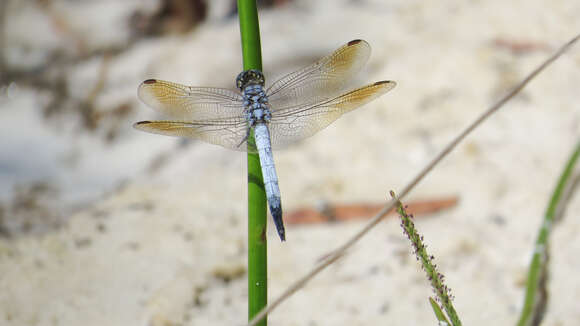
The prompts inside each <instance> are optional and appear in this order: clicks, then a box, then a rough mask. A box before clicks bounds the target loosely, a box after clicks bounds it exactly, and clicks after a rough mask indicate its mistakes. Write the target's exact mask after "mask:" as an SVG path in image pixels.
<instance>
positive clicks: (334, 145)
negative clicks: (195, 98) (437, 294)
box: [0, 0, 580, 326]
mask: <svg viewBox="0 0 580 326" xmlns="http://www.w3.org/2000/svg"><path fill="white" fill-rule="evenodd" d="M259 3H260V24H261V37H262V49H263V52H262V56H263V62H264V72H265V74H266V78H267V82H266V84H268V81H270V82H272V81H274V80H276V78H277V77H280V76H282V75H284V74H286V73H289V72H291V71H293V70H296V69H299V68H301V67H303V66H305V65H308V64H310V63H312V62H314V61H315V60H317V59H318V58H320V57H322V56H324V55H327V54H329V53H331V52H332V51H334V50H335V49H336V48H338V47H340V46H341V45H343V44H345V43H346V42H348V41H350V40H352V39H357V38H361V39H365V40H367V41H368V42H369V43H370V44H371V46H372V48H373V52H372V54H371V58H370V60H369V63H368V64H367V67H366V68H364V69H363V72H362V73H361V74H360V75H359V76H353V80H352V85H353V87H355V86H359V85H362V84H366V83H370V82H373V81H378V80H395V81H397V83H398V85H397V87H396V88H395V89H394V90H393V91H391V92H390V93H388V94H386V95H385V96H383V97H381V98H379V99H378V100H376V101H374V102H372V103H371V104H368V105H367V106H365V107H364V108H361V109H359V110H357V111H355V112H353V113H350V114H347V115H345V116H344V117H342V118H341V119H339V120H338V121H337V122H336V123H334V124H333V125H331V126H329V127H328V128H327V129H325V130H324V131H322V132H320V133H319V134H317V135H316V136H314V137H312V138H310V139H307V140H305V141H303V142H300V143H299V144H296V145H295V146H293V147H291V148H289V149H287V150H284V151H279V152H276V153H275V154H274V155H275V160H276V165H277V170H278V173H279V178H280V187H281V191H282V201H283V206H284V209H285V212H286V216H288V217H289V218H290V216H298V215H299V213H300V214H302V213H304V212H307V213H308V214H316V213H317V212H320V211H324V210H325V208H327V207H329V206H330V207H350V208H353V207H354V208H360V209H361V210H362V211H365V212H368V211H372V210H373V208H375V207H377V205H379V206H380V205H381V204H382V203H384V201H385V199H386V197H387V194H388V191H389V190H390V189H393V190H395V191H397V190H400V189H402V187H403V186H404V185H405V183H406V182H408V181H409V180H411V178H412V177H413V176H414V175H415V174H416V173H417V172H418V171H419V169H420V168H422V167H423V166H424V165H425V164H426V163H427V162H428V161H429V160H430V159H431V158H432V157H434V156H435V155H436V154H437V153H438V151H439V150H440V149H441V148H442V147H443V146H444V145H445V144H446V143H447V142H448V141H449V140H451V138H452V137H453V136H454V135H456V134H457V133H458V132H459V131H460V130H462V129H463V128H464V127H465V126H466V125H467V124H468V123H469V122H470V121H471V120H472V119H474V118H475V117H476V116H477V115H478V114H479V113H480V112H482V111H483V110H484V109H485V108H487V107H489V106H490V105H491V104H493V103H494V102H495V101H497V99H499V97H500V96H502V95H503V94H505V93H506V92H507V91H508V90H509V89H510V87H512V86H514V85H515V84H516V83H517V82H519V81H520V80H521V79H523V78H524V77H525V75H526V74H527V73H529V72H530V71H531V70H532V69H533V68H534V67H536V66H537V65H539V64H540V63H541V62H542V61H543V60H544V59H545V58H547V57H548V56H549V55H550V54H551V53H552V52H553V51H555V50H556V49H557V48H558V47H559V46H560V45H561V44H563V43H564V42H565V41H567V40H568V39H569V38H571V37H572V36H574V35H575V34H577V33H578V32H579V31H580V20H578V15H579V14H580V2H578V1H547V0H545V1H542V0H538V1H511V2H504V1H485V2H481V1H468V2H466V1H454V0H446V1H437V2H428V1H373V0H348V1H347V0H344V1H301V0H285V1H283V0H278V1H259ZM240 49H241V46H240V36H239V28H238V20H237V11H236V3H235V1H227V0H219V1H201V0H145V1H143V0H139V1H137V0H125V1H114V0H92V1H91V0H76V1H73V0H68V1H65V0H26V1H20V0H1V2H0V121H1V122H2V126H3V127H2V128H0V275H1V276H0V325H79V324H83V325H153V326H157V325H198V324H203V323H213V324H220V325H221V324H224V325H225V324H231V323H237V324H240V323H242V322H243V320H245V318H246V308H245V305H246V298H245V295H246V284H245V257H246V252H245V250H246V248H245V233H246V227H245V222H246V220H245V218H246V217H245V216H246V215H245V214H246V213H245V212H246V203H245V200H246V183H245V180H246V174H245V173H246V167H245V164H246V163H245V160H246V157H245V155H244V154H242V153H239V152H230V151H227V150H225V149H223V148H220V147H217V146H213V145H208V144H204V143H200V142H197V141H191V140H184V139H177V138H171V137H163V136H158V135H150V134H145V133H142V132H139V131H136V130H134V129H133V128H132V127H131V125H132V124H133V123H134V122H137V121H140V120H147V119H159V118H163V117H161V116H158V115H157V114H156V113H155V112H153V111H152V110H150V109H149V108H148V107H146V106H145V105H144V104H143V103H140V102H139V100H138V99H137V96H136V90H137V87H138V85H139V83H140V82H141V81H143V80H145V79H148V78H159V79H164V80H170V81H174V82H178V83H182V84H186V85H194V86H215V87H224V88H234V79H235V76H236V75H237V74H238V73H239V72H240V70H241V67H242V59H241V50H240ZM579 67H580V50H579V49H578V48H577V47H576V48H573V49H572V50H571V51H570V52H569V53H567V54H566V55H564V56H563V57H562V58H561V59H559V61H558V62H556V63H555V64H554V65H553V66H552V67H550V68H549V69H548V70H547V71H546V72H545V73H543V74H542V75H541V76H540V77H539V78H538V79H537V80H535V81H533V82H532V84H530V86H529V87H528V88H526V89H525V90H524V91H523V92H522V93H521V94H520V95H518V96H517V97H516V98H515V99H513V100H512V102H510V103H509V104H508V105H507V106H506V107H505V108H504V109H503V110H502V111H500V112H499V113H498V114H497V115H495V116H493V117H492V118H491V119H490V120H489V121H488V122H487V123H486V124H485V125H483V126H482V127H481V128H480V129H478V130H477V131H476V132H475V133H474V134H473V135H472V136H470V137H469V138H468V139H467V140H466V141H465V142H464V143H463V144H462V145H461V146H460V147H458V149H457V150H456V151H455V152H454V153H453V154H452V155H451V156H450V157H448V158H447V159H446V160H444V161H443V163H442V164H441V166H440V167H439V168H438V169H436V170H435V171H434V172H433V173H432V174H431V175H430V176H429V177H428V178H427V179H426V180H425V181H424V182H422V183H421V184H420V185H419V187H418V188H417V189H416V190H415V191H414V192H413V193H412V194H411V196H410V199H409V200H410V201H415V200H418V201H420V202H421V201H435V202H437V201H438V200H442V201H446V202H449V200H450V202H453V203H454V204H453V207H448V208H447V209H446V210H444V211H440V212H438V213H436V212H431V213H428V214H425V215H426V216H425V219H421V217H420V216H419V217H418V220H417V223H418V224H419V228H420V229H421V230H424V234H425V237H426V238H427V241H428V243H429V244H430V247H432V248H433V250H434V254H435V256H436V258H437V259H439V260H438V261H437V263H438V265H439V266H440V267H441V268H442V271H443V272H444V273H445V274H446V276H447V280H448V281H449V283H450V284H449V286H450V287H451V288H452V289H453V293H454V294H455V296H456V308H457V310H458V312H459V314H460V316H461V317H462V320H463V321H464V323H465V324H473V325H478V324H513V323H514V322H515V321H516V319H517V316H518V312H519V308H520V305H521V302H522V294H523V284H524V282H525V272H526V268H527V264H528V261H529V257H530V255H531V248H532V243H533V240H534V239H535V234H536V230H537V227H538V225H539V224H540V222H541V216H542V214H543V211H544V208H545V206H546V203H547V200H548V197H549V195H550V192H551V190H552V188H553V186H554V184H555V182H556V178H557V177H558V175H559V173H560V171H561V169H562V167H563V164H564V161H565V159H566V158H567V157H568V155H569V153H570V152H571V150H572V148H573V146H574V144H575V143H576V142H577V141H578V139H579V137H580V107H579V104H578V103H579V102H578V96H577V94H578V85H580V69H579ZM577 197H578V196H576V198H574V197H573V198H572V199H571V201H570V203H569V208H568V215H567V217H566V219H565V220H564V221H563V222H562V223H566V227H562V228H560V229H559V232H560V233H557V234H556V236H555V237H554V243H553V245H554V246H553V247H554V248H557V250H556V253H555V254H554V257H553V259H552V265H553V268H554V269H553V270H552V271H551V275H552V279H553V282H551V283H550V292H551V293H553V295H552V296H551V297H550V298H551V301H550V305H549V308H548V310H547V314H546V325H566V324H577V323H578V322H580V312H578V311H577V309H576V303H577V302H578V301H579V300H580V282H579V280H578V278H577V276H575V275H576V271H577V270H578V269H580V262H579V261H578V259H576V258H575V257H576V253H577V252H578V250H579V249H580V240H577V239H580V238H579V237H577V232H578V229H579V228H580V225H579V224H578V221H579V219H578V217H580V216H579V214H578V212H579V211H580V200H579V199H578V198H577ZM333 205H336V206H333ZM337 209H338V208H337ZM359 212H360V210H359ZM293 214H294V215H293ZM297 214H298V215H297ZM304 214H306V213H304ZM351 215H353V216H352V217H353V220H351V221H349V222H340V223H310V224H301V223H296V224H290V225H289V228H288V231H287V237H288V241H287V242H286V243H284V244H280V243H279V242H278V241H277V237H276V233H275V230H274V229H273V228H270V230H269V233H268V237H269V238H270V239H271V241H270V248H269V250H270V251H271V258H270V264H271V271H270V282H271V284H270V286H271V288H270V290H271V296H272V297H274V296H276V294H278V293H280V292H281V291H282V290H283V289H284V288H285V287H286V286H287V285H288V284H290V283H291V282H292V281H293V280H295V279H296V277H297V275H301V273H304V272H306V271H307V270H308V269H309V268H310V267H311V266H312V265H313V264H315V263H316V261H317V260H318V259H320V258H321V257H323V256H324V255H325V254H327V253H328V252H329V251H330V250H332V249H333V248H335V247H336V246H337V245H338V244H339V243H341V242H342V241H344V239H345V238H346V237H347V236H349V235H352V234H353V233H354V232H355V231H356V230H358V229H360V227H362V225H363V223H364V219H361V218H360V216H354V215H357V213H351ZM363 215H364V214H363ZM367 216H368V214H367ZM557 232H558V231H557ZM406 240H407V239H405V238H404V237H403V236H402V235H401V230H400V229H399V227H398V222H397V220H396V219H394V218H390V219H388V220H387V221H386V222H385V223H381V225H379V227H378V228H377V230H375V231H373V232H372V233H371V234H370V235H369V237H368V238H367V239H365V240H363V241H362V242H361V244H360V245H359V246H358V247H357V248H356V249H355V250H353V252H351V254H350V255H349V256H348V257H346V258H345V259H343V260H341V261H340V262H339V263H338V264H336V265H335V266H333V267H331V268H330V269H329V270H328V271H326V272H325V273H323V275H322V276H321V277H319V279H317V280H315V281H313V282H312V283H311V287H310V288H309V289H306V290H302V291H300V292H299V293H297V295H296V296H295V297H294V298H293V299H291V300H290V301H288V302H287V303H286V304H285V305H283V306H281V307H280V309H279V310H278V311H277V312H276V313H274V314H272V315H271V317H270V319H271V320H272V322H274V323H276V324H281V325H282V324H283V325H298V324H309V325H337V324H346V323H350V324H355V325H362V324H369V323H377V322H380V323H389V322H391V323H397V324H411V325H413V324H419V323H420V324H425V323H433V322H434V319H433V316H432V312H431V308H430V307H429V306H428V303H427V300H426V298H427V296H428V295H430V294H431V292H430V289H429V287H428V285H427V283H426V281H425V279H424V277H423V275H422V271H421V270H420V269H419V267H418V266H417V265H416V263H415V261H414V259H413V258H412V256H411V255H410V249H409V246H408V244H407V243H406ZM329 294H330V295H329ZM482 307H485V309H482Z"/></svg>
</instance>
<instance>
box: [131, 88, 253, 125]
mask: <svg viewBox="0 0 580 326" xmlns="http://www.w3.org/2000/svg"><path fill="white" fill-rule="evenodd" d="M137 94H138V96H139V98H140V99H141V101H143V102H144V103H145V104H147V105H148V106H150V107H152V108H153V109H155V110H157V111H159V112H161V113H163V114H165V115H167V116H169V117H171V118H173V119H178V120H186V121H188V120H206V119H210V120H211V119H221V118H231V117H238V116H240V115H241V114H242V111H243V110H244V108H243V99H242V96H241V95H240V94H238V93H236V92H234V91H231V90H229V89H223V88H211V87H190V86H184V85H180V84H177V83H172V82H168V81H163V80H157V79H148V80H146V81H144V82H142V83H141V85H139V89H138V93H137Z"/></svg>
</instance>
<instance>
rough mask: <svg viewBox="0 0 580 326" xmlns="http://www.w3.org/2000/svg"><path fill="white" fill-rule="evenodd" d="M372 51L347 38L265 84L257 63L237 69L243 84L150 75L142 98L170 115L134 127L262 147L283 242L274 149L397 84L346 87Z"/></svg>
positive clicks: (272, 210) (141, 89) (217, 142)
mask: <svg viewBox="0 0 580 326" xmlns="http://www.w3.org/2000/svg"><path fill="white" fill-rule="evenodd" d="M370 52H371V47H370V45H369V44H368V43H367V42H366V41H364V40H353V41H350V42H348V43H346V44H345V45H343V46H341V47H340V48H339V49H337V50H336V51H334V52H333V53H331V54H330V55H328V56H326V57H323V58H322V59H320V60H318V61H316V62H315V63H313V64H311V65H309V66H307V67H305V68H302V69H300V70H297V71H295V72H292V73H290V74H288V75H286V76H284V77H282V78H280V79H278V80H277V81H275V82H274V83H273V84H271V85H270V86H269V87H268V88H265V78H264V75H263V74H262V72H261V71H259V70H254V69H251V70H246V71H242V72H241V73H240V74H239V75H238V76H237V78H236V87H237V89H238V91H234V90H230V89H225V88H215V87H193V86H185V85H180V84H177V83H173V82H169V81H163V80H159V79H147V80H145V81H144V82H142V83H141V85H140V86H139V89H138V97H139V99H140V100H141V101H143V102H144V103H145V104H147V105H148V106H150V107H151V108H153V109H154V110H156V111H158V112H160V113H162V114H164V115H166V116H168V117H169V118H171V120H166V121H140V122H137V123H135V124H134V125H133V126H134V127H135V128H136V129H138V130H142V131H146V132H150V133H155V134H161V135H169V136H178V137H186V138H193V139H198V140H202V141H204V142H207V143H210V144H215V145H220V146H223V147H225V148H228V149H232V150H237V151H248V152H254V153H255V152H257V153H258V155H259V158H260V165H261V168H262V175H263V177H264V188H265V192H266V197H267V200H268V206H269V209H270V214H271V215H272V218H273V220H274V224H275V225H276V229H277V232H278V235H279V237H280V239H281V241H284V240H285V239H286V233H285V228H284V223H283V220H282V204H281V195H280V189H279V185H278V176H277V173H276V169H275V166H274V159H273V155H272V149H281V148H284V147H286V146H288V145H290V144H292V143H295V142H297V141H299V140H302V139H304V138H307V137H310V136H312V135H314V134H315V133H317V132H318V131H320V130H322V129H324V128H325V127H327V126H328V125H329V124H331V123H332V122H334V121H335V120H336V119H338V118H339V117H340V116H342V115H343V114H344V113H347V112H350V111H352V110H354V109H356V108H358V107H360V106H362V105H364V104H366V103H368V102H370V101H372V100H374V99H376V98H377V97H379V96H381V95H383V94H385V93H386V92H388V91H390V90H391V89H393V87H395V85H396V83H395V82H394V81H390V80H384V81H378V82H375V83H372V84H368V85H366V86H363V87H360V88H357V89H354V90H351V91H345V88H346V86H347V83H348V82H349V81H350V80H352V78H353V77H354V76H355V75H356V74H357V73H358V72H359V71H360V70H361V69H362V67H363V66H364V65H365V64H366V62H367V61H368V59H369V57H370ZM251 131H253V137H254V138H253V139H250V136H251V135H252V132H251ZM252 140H255V141H252ZM254 143H255V144H254ZM244 144H246V145H245V146H244Z"/></svg>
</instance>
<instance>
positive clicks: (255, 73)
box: [236, 69, 265, 91]
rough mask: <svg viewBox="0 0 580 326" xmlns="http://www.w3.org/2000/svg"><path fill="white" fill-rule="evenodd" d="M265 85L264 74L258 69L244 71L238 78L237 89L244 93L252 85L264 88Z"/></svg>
mask: <svg viewBox="0 0 580 326" xmlns="http://www.w3.org/2000/svg"><path fill="white" fill-rule="evenodd" d="M264 83H265V79H264V74H262V72H261V71H259V70H256V69H250V70H245V71H242V72H241V73H240V74H239V75H238V77H237V78H236V87H237V88H238V89H239V90H240V91H244V88H246V87H247V86H250V85H260V86H262V87H263V86H264Z"/></svg>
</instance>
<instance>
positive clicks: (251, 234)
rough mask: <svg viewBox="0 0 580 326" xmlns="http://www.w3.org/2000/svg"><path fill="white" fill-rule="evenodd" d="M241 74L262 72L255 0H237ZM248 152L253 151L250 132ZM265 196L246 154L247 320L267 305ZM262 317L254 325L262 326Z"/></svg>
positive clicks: (253, 159)
mask: <svg viewBox="0 0 580 326" xmlns="http://www.w3.org/2000/svg"><path fill="white" fill-rule="evenodd" d="M238 14H239V20H240V35H241V38H242V56H243V63H244V70H248V69H258V70H260V71H261V70H262V54H261V47H260V26H259V24H258V9H257V7H256V1H255V0H238ZM248 148H255V140H254V132H253V131H252V132H251V134H250V137H249V138H248ZM266 204H267V202H266V193H265V191H264V180H263V178H262V169H261V166H260V158H259V156H258V154H257V153H250V151H248V320H251V319H252V318H253V317H254V316H255V315H256V314H257V313H258V312H259V311H260V310H262V308H264V307H265V306H266V304H267V303H268V283H267V278H268V256H267V248H268V247H267V242H266V218H267V211H266ZM266 324H267V318H266V317H264V319H262V320H261V321H260V322H259V323H258V325H260V326H266Z"/></svg>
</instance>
